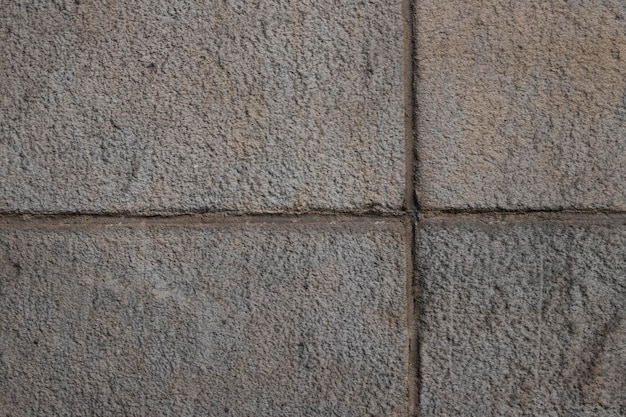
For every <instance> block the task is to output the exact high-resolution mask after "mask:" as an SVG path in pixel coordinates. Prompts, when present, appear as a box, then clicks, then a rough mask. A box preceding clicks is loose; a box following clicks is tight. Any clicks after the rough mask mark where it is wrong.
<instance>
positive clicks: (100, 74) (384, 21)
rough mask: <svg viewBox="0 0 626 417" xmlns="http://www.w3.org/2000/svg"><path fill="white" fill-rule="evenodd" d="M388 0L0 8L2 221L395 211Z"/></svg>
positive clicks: (394, 30) (397, 135)
mask: <svg viewBox="0 0 626 417" xmlns="http://www.w3.org/2000/svg"><path fill="white" fill-rule="evenodd" d="M401 9H402V8H401V2H400V0H393V1H385V2H370V1H366V2H362V1H356V0H349V1H342V2H337V1H330V0H323V1H320V0H305V1H296V0H254V1H248V0H245V1H244V0H233V1H191V0H185V1H177V2H174V3H172V2H154V1H149V0H141V1H122V2H115V1H108V0H107V1H80V2H79V1H75V2H74V1H54V2H52V1H49V2H32V1H21V2H14V1H9V0H4V1H2V2H1V4H0V56H2V57H3V58H2V63H1V64H0V211H9V212H89V213H101V212H142V213H144V212H145V213H151V212H191V211H204V210H211V211H221V210H236V211H253V212H272V211H279V210H286V209H293V210H307V209H329V210H330V209H332V210H355V209H359V210H383V211H384V210H391V209H398V208H399V207H400V206H401V205H402V200H403V193H404V139H403V134H404V130H403V123H404V120H403V117H404V105H403V92H402V91H403V86H402V48H403V46H402V17H401Z"/></svg>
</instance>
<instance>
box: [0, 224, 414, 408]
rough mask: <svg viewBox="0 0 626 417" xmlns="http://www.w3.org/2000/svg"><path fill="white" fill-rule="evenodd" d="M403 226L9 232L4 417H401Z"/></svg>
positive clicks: (3, 262) (0, 315)
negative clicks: (62, 416) (130, 416)
mask: <svg viewBox="0 0 626 417" xmlns="http://www.w3.org/2000/svg"><path fill="white" fill-rule="evenodd" d="M405 240H406V237H405V233H404V228H403V226H402V223H401V222H381V223H377V224H371V225H368V224H364V223H360V222H356V223H348V224H346V223H341V222H340V223H339V224H336V225H327V224H307V225H291V224H282V225H276V224H264V223H257V224H249V225H246V224H238V223H234V224H230V225H215V224H213V225H196V226H189V227H184V226H180V225H172V226H168V225H160V226H133V227H130V226H124V225H121V226H120V225H116V226H113V225H111V226H106V225H89V224H87V225H79V226H72V227H69V226H68V227H65V226H63V227H61V226H51V225H40V226H28V225H23V226H20V227H0V271H1V278H0V410H2V413H1V414H2V416H3V417H4V416H5V415H9V416H12V417H15V416H57V415H71V416H122V415H142V416H148V415H149V416H330V415H341V416H381V417H382V416H405V415H406V413H407V412H408V411H407V409H408V398H407V395H408V394H407V381H408V376H407V366H408V365H407V356H406V351H407V343H408V340H407V331H406V320H407V317H406V308H405V307H406V293H405V283H406V255H405V250H404V246H405Z"/></svg>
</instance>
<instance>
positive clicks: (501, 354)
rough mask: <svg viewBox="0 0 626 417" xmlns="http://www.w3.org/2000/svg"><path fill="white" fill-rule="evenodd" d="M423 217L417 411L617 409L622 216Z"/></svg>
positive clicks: (573, 412)
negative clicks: (595, 220)
mask: <svg viewBox="0 0 626 417" xmlns="http://www.w3.org/2000/svg"><path fill="white" fill-rule="evenodd" d="M465 220H467V221H463V220H461V221H459V222H454V221H441V222H440V221H437V220H430V221H427V222H425V223H422V224H421V225H420V229H419V232H418V233H419V234H418V245H419V252H418V268H419V269H418V274H419V276H420V279H419V292H420V303H421V304H420V316H419V317H420V318H419V338H420V346H421V353H420V363H421V379H422V381H421V395H420V408H421V410H420V411H421V414H420V415H421V416H423V417H443V416H446V417H453V416H459V417H461V416H462V417H471V416H476V417H478V416H480V417H487V416H494V417H496V416H498V417H502V416H574V417H576V416H588V417H591V416H604V417H609V416H610V417H618V416H623V415H626V396H625V395H624V393H625V392H626V350H625V346H626V310H625V309H624V307H625V306H626V222H617V223H615V224H610V223H607V224H583V223H577V224H566V223H562V222H557V221H536V222H532V223H531V222H525V221H520V222H518V221H513V222H511V223H500V222H494V223H482V222H479V221H474V220H471V219H468V218H466V219H465Z"/></svg>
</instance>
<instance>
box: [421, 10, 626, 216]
mask: <svg viewBox="0 0 626 417" xmlns="http://www.w3.org/2000/svg"><path fill="white" fill-rule="evenodd" d="M415 4H416V8H415V17H416V27H417V42H416V44H417V45H416V55H417V61H418V67H417V70H416V72H417V74H418V78H417V98H416V101H417V104H418V107H419V109H418V111H417V113H416V114H417V120H418V132H419V140H418V141H417V148H418V154H419V163H418V169H419V175H418V185H417V193H418V198H419V201H420V204H421V206H422V207H425V208H439V209H442V208H451V209H467V208H471V209H494V208H499V209H510V210H522V209H561V208H567V209H589V208H594V209H620V210H626V186H624V184H626V140H624V138H625V137H626V2H625V1H623V0H551V1H530V0H517V1H511V0H481V1H471V2H460V1H458V0H422V1H417V2H416V3H415Z"/></svg>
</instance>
